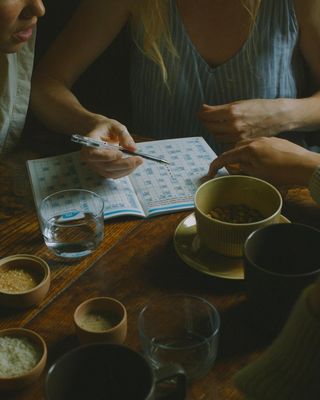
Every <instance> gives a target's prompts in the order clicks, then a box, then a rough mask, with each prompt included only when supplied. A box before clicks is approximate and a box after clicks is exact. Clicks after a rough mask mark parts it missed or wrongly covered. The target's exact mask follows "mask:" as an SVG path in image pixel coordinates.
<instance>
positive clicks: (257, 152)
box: [208, 137, 320, 186]
mask: <svg viewBox="0 0 320 400" xmlns="http://www.w3.org/2000/svg"><path fill="white" fill-rule="evenodd" d="M230 164H239V168H240V170H241V171H242V172H243V173H245V174H248V175H253V176H256V177H258V178H261V179H265V180H268V181H270V182H272V183H274V184H276V185H286V184H300V185H305V186H307V185H308V184H309V182H310V179H311V177H312V175H313V173H314V171H315V169H316V168H317V167H319V166H320V154H317V153H314V152H312V151H309V150H306V149H304V148H303V147H301V146H298V145H296V144H294V143H292V142H289V141H288V140H285V139H280V138H277V137H271V138H266V137H261V138H256V139H247V140H243V141H240V142H238V143H237V144H236V146H235V147H234V148H233V149H231V150H229V151H226V152H225V153H223V154H221V155H220V156H219V157H217V158H216V159H215V160H214V161H213V162H212V163H211V165H210V169H209V174H208V175H209V176H211V177H213V176H214V175H215V174H216V173H217V171H218V170H219V169H220V168H222V167H224V166H228V165H230Z"/></svg>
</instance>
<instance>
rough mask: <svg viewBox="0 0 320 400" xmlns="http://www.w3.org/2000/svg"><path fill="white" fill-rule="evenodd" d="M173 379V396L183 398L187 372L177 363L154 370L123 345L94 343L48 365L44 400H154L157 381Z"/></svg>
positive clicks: (177, 398) (178, 399) (141, 357)
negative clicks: (50, 365) (49, 366)
mask: <svg viewBox="0 0 320 400" xmlns="http://www.w3.org/2000/svg"><path fill="white" fill-rule="evenodd" d="M169 379H170V380H171V379H175V380H176V384H175V386H174V388H173V389H172V390H173V391H174V393H173V394H172V396H173V397H172V398H174V399H176V400H180V399H181V400H182V399H185V396H186V376H185V373H184V370H183V369H182V367H180V366H179V365H169V366H168V367H164V368H161V369H159V370H153V369H152V368H151V366H150V365H149V363H148V362H147V361H146V359H145V358H144V357H143V356H142V355H141V354H139V353H137V352H135V351H133V350H131V349H129V348H128V347H125V346H122V345H114V344H107V343H94V344H89V345H85V346H81V347H78V348H76V349H74V350H71V351H70V352H68V353H66V354H65V355H63V356H62V357H61V358H60V359H59V360H58V361H57V362H56V363H55V364H53V365H52V367H51V368H50V369H49V371H48V374H47V377H46V381H45V398H46V400H70V399H77V400H88V399H90V400H104V399H105V400H123V399H130V400H153V399H154V398H155V390H156V385H157V384H159V383H161V382H162V381H165V380H169Z"/></svg>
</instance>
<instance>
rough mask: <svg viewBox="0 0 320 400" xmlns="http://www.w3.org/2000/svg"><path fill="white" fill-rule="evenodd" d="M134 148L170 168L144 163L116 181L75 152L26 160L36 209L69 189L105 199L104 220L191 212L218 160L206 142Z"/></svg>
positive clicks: (181, 140)
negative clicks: (196, 192)
mask: <svg viewBox="0 0 320 400" xmlns="http://www.w3.org/2000/svg"><path fill="white" fill-rule="evenodd" d="M137 147H138V149H139V150H140V151H143V152H145V153H148V154H151V155H154V156H156V157H160V158H164V159H166V160H167V161H169V162H170V164H169V165H167V164H163V163H159V162H155V161H150V160H144V162H143V164H142V165H141V166H140V167H138V168H137V169H136V170H135V171H134V172H133V173H132V174H131V175H129V176H126V177H124V178H120V179H116V180H114V179H106V178H102V177H100V176H98V175H97V174H95V173H94V172H93V171H91V170H90V168H89V167H88V166H87V165H86V163H85V162H84V161H82V160H80V156H79V152H73V153H68V154H64V155H60V156H54V157H47V158H41V159H37V160H29V161H27V168H28V172H29V177H30V181H31V185H32V190H33V196H34V200H35V205H36V207H37V209H38V208H39V205H40V202H41V200H42V199H43V198H44V197H46V196H48V195H49V194H52V193H54V192H57V191H59V190H64V189H72V188H73V189H74V188H82V189H87V190H91V191H93V192H96V193H98V194H99V195H100V196H101V197H102V198H103V199H104V201H105V208H104V218H105V219H107V218H112V217H117V216H120V215H134V216H140V217H150V216H155V215H159V214H165V213H171V212H175V211H179V210H188V209H192V208H193V207H194V202H193V198H194V194H195V191H196V190H197V188H198V187H199V186H200V184H201V183H202V182H203V178H204V177H205V176H206V174H207V172H208V169H209V165H210V163H211V161H212V160H213V159H214V158H216V154H215V153H214V151H213V150H212V149H211V148H210V146H209V145H208V144H207V143H206V141H205V140H204V139H203V138H202V137H189V138H179V139H167V140H156V141H150V142H143V143H138V144H137ZM220 173H221V174H226V173H227V171H226V170H225V169H223V170H221V171H220Z"/></svg>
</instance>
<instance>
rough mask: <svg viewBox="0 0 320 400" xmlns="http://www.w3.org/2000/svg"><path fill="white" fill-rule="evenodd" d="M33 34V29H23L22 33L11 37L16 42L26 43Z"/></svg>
mask: <svg viewBox="0 0 320 400" xmlns="http://www.w3.org/2000/svg"><path fill="white" fill-rule="evenodd" d="M32 32H33V27H30V28H27V29H24V30H22V31H19V32H16V33H15V34H14V35H13V37H14V38H15V39H16V40H17V41H18V42H26V41H27V40H29V39H30V38H31V36H32Z"/></svg>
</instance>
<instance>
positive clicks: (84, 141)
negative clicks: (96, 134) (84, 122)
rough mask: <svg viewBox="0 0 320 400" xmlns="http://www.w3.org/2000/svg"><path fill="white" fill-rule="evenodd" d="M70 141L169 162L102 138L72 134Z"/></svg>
mask: <svg viewBox="0 0 320 400" xmlns="http://www.w3.org/2000/svg"><path fill="white" fill-rule="evenodd" d="M71 141H72V142H75V143H79V144H83V145H84V146H89V147H102V148H105V149H115V150H120V151H122V152H123V153H125V154H130V155H132V156H140V157H142V158H146V159H148V160H152V161H158V162H162V163H165V164H170V162H169V161H167V160H164V159H163V158H158V157H154V156H151V155H150V154H146V153H142V152H141V151H130V150H127V149H125V148H124V147H122V146H117V145H115V144H110V143H107V142H104V141H103V140H97V139H92V138H89V137H88V136H82V135H72V136H71Z"/></svg>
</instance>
